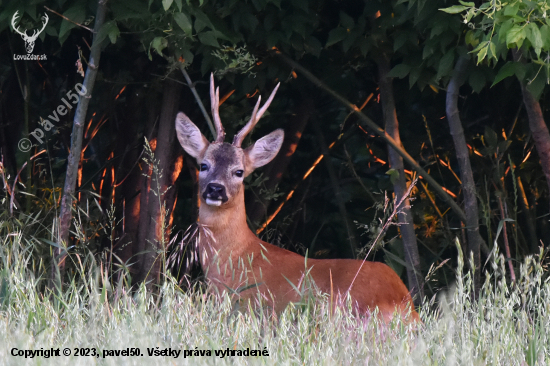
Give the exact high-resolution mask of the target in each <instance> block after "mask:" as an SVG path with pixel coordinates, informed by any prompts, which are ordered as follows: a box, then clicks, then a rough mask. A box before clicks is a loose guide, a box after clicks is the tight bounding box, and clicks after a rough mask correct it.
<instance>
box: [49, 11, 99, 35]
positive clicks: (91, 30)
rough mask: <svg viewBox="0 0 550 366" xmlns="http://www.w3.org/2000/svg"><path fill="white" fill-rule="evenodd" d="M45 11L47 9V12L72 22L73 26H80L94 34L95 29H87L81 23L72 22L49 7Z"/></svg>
mask: <svg viewBox="0 0 550 366" xmlns="http://www.w3.org/2000/svg"><path fill="white" fill-rule="evenodd" d="M44 9H46V10H47V11H49V12H51V13H54V14H55V15H58V16H60V17H61V18H63V19H65V20H66V21H68V22H71V23H73V24H75V25H78V26H79V27H80V28H84V29H86V30H87V31H89V32H92V33H94V31H93V29H91V28H88V27H86V26H85V25H82V24H80V23H77V22H75V21H74V20H71V19H69V18H67V17H66V16H65V15H63V14H59V13H58V12H57V11H55V10H52V9H50V8H48V7H47V6H44Z"/></svg>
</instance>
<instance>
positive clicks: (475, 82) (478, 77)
mask: <svg viewBox="0 0 550 366" xmlns="http://www.w3.org/2000/svg"><path fill="white" fill-rule="evenodd" d="M468 83H469V84H470V86H471V87H472V89H473V90H474V92H476V93H479V92H480V91H481V90H482V89H483V87H484V86H485V74H484V73H483V72H482V71H481V70H480V68H479V67H476V68H474V69H473V70H472V73H471V74H470V78H469V79H468Z"/></svg>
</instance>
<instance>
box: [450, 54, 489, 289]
mask: <svg viewBox="0 0 550 366" xmlns="http://www.w3.org/2000/svg"><path fill="white" fill-rule="evenodd" d="M467 67H468V58H467V57H466V56H460V57H459V59H458V61H457V63H456V66H455V70H454V73H453V76H452V77H451V81H449V85H448V86H447V101H446V112H447V119H448V120H449V129H450V130H451V136H452V137H453V142H454V145H455V151H456V158H457V160H458V166H459V167H460V179H461V180H462V192H463V194H464V211H465V213H466V233H467V238H468V251H467V253H473V257H474V266H475V268H472V270H474V296H475V297H476V298H477V294H478V293H479V286H480V278H481V277H480V275H481V258H480V248H482V247H486V244H485V241H484V240H483V238H482V237H481V235H480V233H479V215H478V208H477V197H476V185H475V181H474V174H473V172H472V166H471V165H470V151H469V149H468V146H467V145H466V138H465V137H464V129H463V128H462V122H461V120H460V115H459V113H458V92H459V89H460V86H461V85H462V84H463V83H464V79H465V74H466V69H467ZM486 250H488V248H487V249H486ZM469 259H470V257H469V255H468V256H467V257H466V258H465V260H466V262H468V264H469Z"/></svg>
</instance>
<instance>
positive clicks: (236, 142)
mask: <svg viewBox="0 0 550 366" xmlns="http://www.w3.org/2000/svg"><path fill="white" fill-rule="evenodd" d="M279 85H281V83H278V84H277V86H276V87H275V89H273V91H272V92H271V95H270V96H269V98H267V102H265V104H264V105H263V106H262V108H260V110H258V108H259V107H260V101H261V100H262V96H261V95H260V96H259V97H258V101H257V102H256V106H255V107H254V110H253V111H252V116H251V117H250V120H249V121H248V123H247V124H246V125H245V126H244V127H243V128H242V130H240V131H239V133H238V134H236V135H235V137H234V138H233V146H236V147H241V144H242V143H243V140H244V138H245V137H246V135H248V134H249V133H250V131H251V130H252V129H253V128H254V126H255V125H256V123H258V121H259V120H260V118H262V116H263V115H264V113H265V111H266V110H267V108H268V107H269V105H270V104H271V101H272V100H273V98H275V94H276V93H277V89H279Z"/></svg>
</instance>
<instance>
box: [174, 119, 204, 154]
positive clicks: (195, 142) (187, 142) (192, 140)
mask: <svg viewBox="0 0 550 366" xmlns="http://www.w3.org/2000/svg"><path fill="white" fill-rule="evenodd" d="M176 134H177V135H178V140H179V142H180V144H181V146H182V147H183V149H184V150H185V151H186V152H187V153H188V154H189V155H191V156H192V157H194V158H195V159H197V160H200V159H202V157H203V156H204V153H205V151H206V149H207V148H208V145H210V143H209V142H208V140H207V139H206V137H204V135H203V134H202V133H201V131H200V130H199V128H198V127H197V126H195V124H194V123H193V122H191V120H190V119H189V117H187V116H186V115H185V113H183V112H179V113H178V115H177V116H176Z"/></svg>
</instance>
